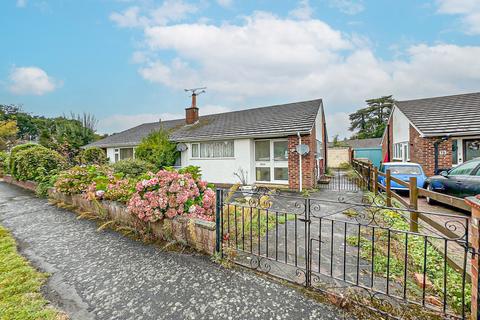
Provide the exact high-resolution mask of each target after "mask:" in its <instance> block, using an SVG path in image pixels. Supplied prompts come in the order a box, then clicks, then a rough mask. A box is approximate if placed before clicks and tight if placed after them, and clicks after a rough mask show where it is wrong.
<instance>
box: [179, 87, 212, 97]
mask: <svg viewBox="0 0 480 320" xmlns="http://www.w3.org/2000/svg"><path fill="white" fill-rule="evenodd" d="M206 89H207V87H200V88H192V89H183V90H184V91H185V92H191V94H192V96H198V95H200V94H202V93H205V92H206V91H205V90H206Z"/></svg>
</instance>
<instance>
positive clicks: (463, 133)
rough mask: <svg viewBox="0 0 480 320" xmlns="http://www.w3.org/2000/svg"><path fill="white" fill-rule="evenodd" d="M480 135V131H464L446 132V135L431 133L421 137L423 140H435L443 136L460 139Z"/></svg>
mask: <svg viewBox="0 0 480 320" xmlns="http://www.w3.org/2000/svg"><path fill="white" fill-rule="evenodd" d="M476 135H480V131H464V132H446V133H430V134H421V135H420V137H422V138H434V137H441V136H448V137H453V136H455V137H457V136H458V137H460V136H476Z"/></svg>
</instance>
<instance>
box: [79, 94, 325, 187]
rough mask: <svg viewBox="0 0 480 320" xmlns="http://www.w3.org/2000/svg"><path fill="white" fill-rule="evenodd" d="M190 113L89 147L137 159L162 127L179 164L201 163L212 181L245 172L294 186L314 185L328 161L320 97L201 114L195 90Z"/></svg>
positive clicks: (256, 180) (258, 180)
mask: <svg viewBox="0 0 480 320" xmlns="http://www.w3.org/2000/svg"><path fill="white" fill-rule="evenodd" d="M185 111H186V114H185V119H178V120H169V121H158V122H153V123H145V124H142V125H139V126H137V127H134V128H131V129H128V130H125V131H123V132H120V133H117V134H113V135H111V136H108V137H106V138H104V139H102V140H99V141H96V142H94V143H91V144H89V145H88V146H86V147H90V146H97V147H100V148H103V149H105V150H106V152H107V156H108V157H109V159H110V161H111V162H116V161H119V160H122V159H128V158H134V157H135V147H136V146H138V144H139V143H140V141H141V140H142V138H144V137H146V136H147V135H148V134H149V133H151V132H153V131H155V130H158V129H159V128H161V127H163V128H164V129H167V130H169V131H170V139H171V140H172V141H174V142H176V143H177V149H178V150H179V151H180V157H179V158H178V163H177V165H178V166H182V167H184V166H190V165H194V166H199V167H200V168H201V170H202V175H203V178H204V179H205V180H207V181H209V182H213V183H219V184H233V183H236V182H239V181H238V180H237V178H236V177H235V175H234V173H236V172H239V171H240V170H241V171H243V172H244V173H245V180H246V182H247V183H248V184H251V185H253V184H262V185H267V184H270V185H282V186H285V187H288V188H290V189H294V190H297V189H301V188H300V185H302V186H303V188H313V187H315V185H316V183H317V180H318V178H319V175H320V172H323V168H324V167H325V165H326V140H327V139H326V126H325V115H324V110H323V103H322V100H321V99H317V100H311V101H303V102H296V103H289V104H282V105H275V106H269V107H261V108H255V109H247V110H241V111H233V112H226V113H219V114H212V115H206V116H199V108H198V107H197V106H196V95H195V94H194V95H192V105H191V106H190V107H188V108H186V109H185ZM299 152H300V153H302V154H303V155H302V156H300V154H299ZM300 167H301V170H300V169H299V168H300ZM300 172H301V173H302V174H301V176H300Z"/></svg>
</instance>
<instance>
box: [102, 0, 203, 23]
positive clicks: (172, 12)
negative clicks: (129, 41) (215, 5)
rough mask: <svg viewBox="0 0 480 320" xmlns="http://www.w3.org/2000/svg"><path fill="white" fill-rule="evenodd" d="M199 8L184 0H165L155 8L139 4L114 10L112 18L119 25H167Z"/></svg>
mask: <svg viewBox="0 0 480 320" xmlns="http://www.w3.org/2000/svg"><path fill="white" fill-rule="evenodd" d="M197 10H198V8H197V7H196V6H194V5H192V4H189V3H187V2H184V1H182V0H165V1H164V2H163V3H162V5H160V6H158V7H155V8H145V9H144V10H143V11H145V14H144V15H142V9H141V8H140V7H137V6H133V7H129V8H127V9H125V10H124V11H123V12H121V13H119V12H113V13H111V14H110V20H112V21H113V22H115V23H116V24H117V25H118V26H119V27H129V28H134V27H145V26H148V25H166V24H167V23H169V22H178V21H181V20H183V19H185V18H186V17H187V16H188V15H189V14H192V13H195V12H197Z"/></svg>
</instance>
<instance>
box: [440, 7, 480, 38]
mask: <svg viewBox="0 0 480 320" xmlns="http://www.w3.org/2000/svg"><path fill="white" fill-rule="evenodd" d="M437 3H438V6H439V7H438V13H441V14H450V15H460V16H462V23H463V25H464V27H465V31H466V32H467V33H468V34H472V35H478V34H480V1H478V0H437Z"/></svg>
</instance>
